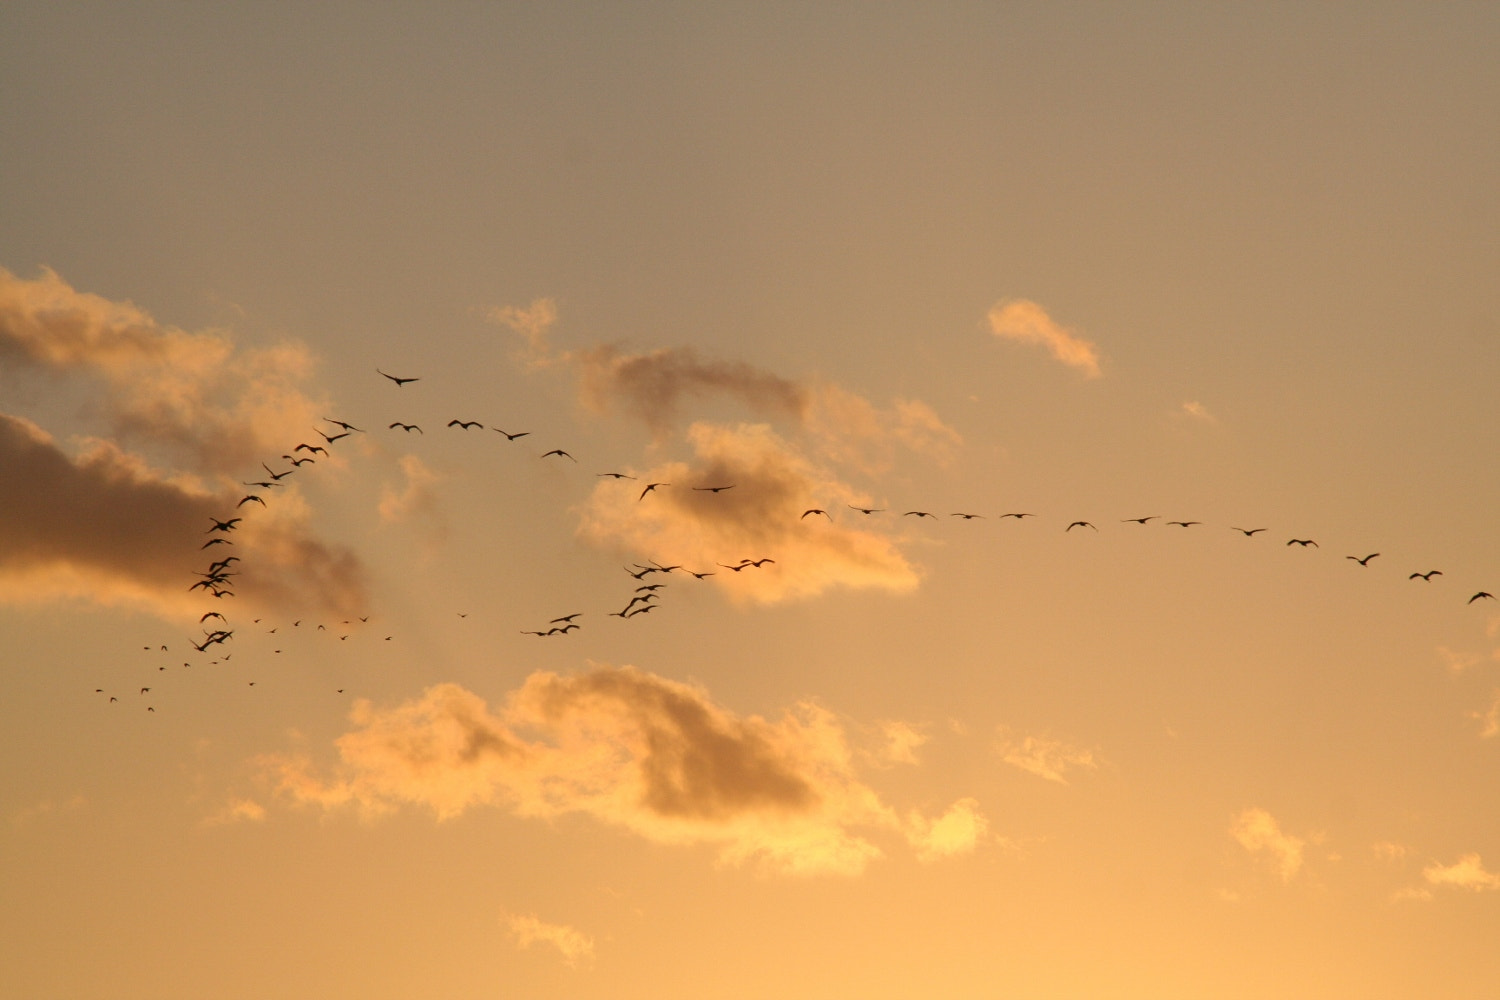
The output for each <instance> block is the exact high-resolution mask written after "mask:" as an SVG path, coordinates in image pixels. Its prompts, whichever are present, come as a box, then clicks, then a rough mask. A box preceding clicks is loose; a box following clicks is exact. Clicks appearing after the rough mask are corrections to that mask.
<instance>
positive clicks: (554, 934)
mask: <svg viewBox="0 0 1500 1000" xmlns="http://www.w3.org/2000/svg"><path fill="white" fill-rule="evenodd" d="M505 921H506V924H507V925H508V926H509V927H510V932H511V934H513V935H514V936H515V939H516V947H518V948H521V949H526V948H530V947H531V946H532V945H534V944H545V945H551V946H552V947H553V948H556V949H557V950H558V952H559V953H560V954H561V955H562V957H563V960H564V961H565V962H567V963H568V965H570V966H573V967H575V968H576V967H577V966H579V965H581V964H588V963H591V962H593V960H594V939H593V938H591V937H589V936H588V935H587V934H584V933H582V932H581V931H578V930H575V929H574V928H572V927H569V926H567V925H566V924H549V923H546V922H544V921H542V920H540V919H539V918H537V917H536V916H535V915H533V914H526V915H524V916H522V915H519V914H512V915H511V916H508V917H506V918H505Z"/></svg>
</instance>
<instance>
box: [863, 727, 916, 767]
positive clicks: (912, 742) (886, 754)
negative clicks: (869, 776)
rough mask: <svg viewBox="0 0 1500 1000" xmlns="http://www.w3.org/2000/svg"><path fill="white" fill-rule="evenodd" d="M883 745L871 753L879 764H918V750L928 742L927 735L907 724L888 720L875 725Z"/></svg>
mask: <svg viewBox="0 0 1500 1000" xmlns="http://www.w3.org/2000/svg"><path fill="white" fill-rule="evenodd" d="M875 728H876V730H877V731H878V732H879V733H880V737H881V745H880V746H879V747H877V748H876V749H875V750H874V751H872V752H871V753H870V757H871V758H872V759H873V760H874V761H876V762H877V763H879V764H885V765H890V764H916V763H917V748H918V747H920V746H922V744H924V743H926V742H927V739H928V737H927V734H926V733H924V732H922V731H921V730H920V729H917V728H916V727H915V726H913V725H911V724H910V723H907V722H901V721H899V720H897V719H886V720H883V721H881V722H877V723H876V724H875Z"/></svg>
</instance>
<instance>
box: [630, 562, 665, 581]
mask: <svg viewBox="0 0 1500 1000" xmlns="http://www.w3.org/2000/svg"><path fill="white" fill-rule="evenodd" d="M636 569H639V570H640V572H639V573H637V572H636V571H635V570H633V569H631V568H630V567H629V566H626V567H625V572H627V573H629V574H630V575H631V576H633V577H635V578H636V579H637V580H639V579H641V578H642V577H644V576H647V575H649V574H651V573H660V572H661V570H659V569H657V568H656V567H655V566H642V565H641V564H640V563H636Z"/></svg>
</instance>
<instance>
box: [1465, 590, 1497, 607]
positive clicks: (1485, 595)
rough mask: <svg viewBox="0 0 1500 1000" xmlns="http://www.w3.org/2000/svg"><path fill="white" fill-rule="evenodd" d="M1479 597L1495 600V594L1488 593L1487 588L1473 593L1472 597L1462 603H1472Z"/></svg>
mask: <svg viewBox="0 0 1500 1000" xmlns="http://www.w3.org/2000/svg"><path fill="white" fill-rule="evenodd" d="M1481 597H1482V598H1486V599H1488V600H1491V601H1493V600H1495V595H1494V594H1492V593H1490V592H1489V591H1488V590H1481V591H1480V592H1479V593H1477V594H1475V595H1474V596H1473V597H1471V598H1469V599H1468V600H1467V601H1465V602H1464V603H1465V604H1473V603H1474V602H1475V601H1477V600H1479V599H1480V598H1481Z"/></svg>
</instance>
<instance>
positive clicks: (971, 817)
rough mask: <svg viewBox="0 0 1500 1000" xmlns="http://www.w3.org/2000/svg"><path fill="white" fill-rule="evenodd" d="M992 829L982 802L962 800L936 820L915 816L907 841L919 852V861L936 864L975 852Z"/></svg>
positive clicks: (910, 824) (908, 825)
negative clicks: (980, 804)
mask: <svg viewBox="0 0 1500 1000" xmlns="http://www.w3.org/2000/svg"><path fill="white" fill-rule="evenodd" d="M989 828H990V823H989V820H988V819H986V818H985V815H984V813H982V812H981V811H980V809H979V802H978V800H976V799H959V800H958V801H957V802H955V803H953V805H951V806H949V807H948V810H947V811H946V812H944V813H943V814H942V815H941V816H938V817H936V818H934V819H927V818H926V817H924V816H922V815H921V814H920V813H912V814H911V816H910V817H909V818H908V821H907V839H908V840H909V841H910V842H911V844H912V846H913V847H915V848H916V849H917V860H919V861H936V860H938V859H940V858H948V857H953V856H954V855H958V854H969V853H971V852H973V851H974V849H975V848H976V847H978V846H979V844H980V843H981V842H982V841H983V840H984V838H985V836H986V835H987V834H988V833H989Z"/></svg>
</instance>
